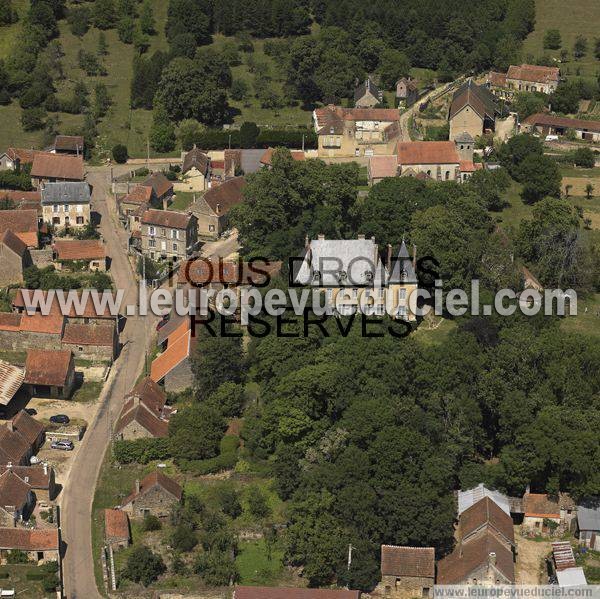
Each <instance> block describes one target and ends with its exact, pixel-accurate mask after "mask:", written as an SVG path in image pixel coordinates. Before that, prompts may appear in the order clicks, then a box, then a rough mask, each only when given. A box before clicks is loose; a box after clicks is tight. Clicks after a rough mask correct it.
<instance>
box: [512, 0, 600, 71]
mask: <svg viewBox="0 0 600 599" xmlns="http://www.w3.org/2000/svg"><path fill="white" fill-rule="evenodd" d="M535 4H536V15H535V29H534V30H533V31H532V32H531V33H530V34H529V36H528V37H527V39H526V40H525V43H524V45H523V57H524V59H527V56H528V55H529V54H530V55H533V56H534V57H538V56H542V55H544V54H548V55H550V56H554V57H558V56H559V55H560V50H544V47H543V40H544V33H545V32H546V30H547V29H558V30H559V31H560V34H561V37H562V48H564V49H566V50H567V51H568V52H569V57H570V58H571V57H572V51H573V43H574V42H575V38H576V37H577V36H578V35H583V36H584V37H586V38H587V40H588V52H587V54H586V55H585V56H584V57H583V58H582V59H581V60H580V61H569V62H565V63H563V64H562V65H559V66H560V68H561V71H562V73H563V75H566V76H573V75H578V74H579V75H581V76H586V77H595V76H596V74H597V71H598V68H599V67H600V62H599V61H597V60H595V58H594V54H593V50H594V39H595V38H596V37H598V23H600V2H598V1H597V0H570V1H569V2H568V3H565V2H564V1H563V0H536V3H535Z"/></svg>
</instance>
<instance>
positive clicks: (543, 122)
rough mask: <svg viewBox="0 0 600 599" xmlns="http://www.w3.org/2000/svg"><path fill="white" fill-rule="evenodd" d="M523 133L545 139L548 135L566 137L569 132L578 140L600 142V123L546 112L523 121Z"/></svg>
mask: <svg viewBox="0 0 600 599" xmlns="http://www.w3.org/2000/svg"><path fill="white" fill-rule="evenodd" d="M521 131H522V132H523V133H539V134H540V135H542V136H543V137H545V136H546V135H565V134H566V133H567V132H570V131H572V132H573V133H574V134H575V137H576V138H577V139H583V140H585V141H593V142H598V141H600V121H588V120H585V119H570V118H567V117H564V116H554V115H552V114H547V113H545V112H538V113H536V114H532V115H530V116H528V117H527V118H525V119H523V122H522V123H521Z"/></svg>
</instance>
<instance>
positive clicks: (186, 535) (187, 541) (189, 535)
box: [171, 523, 198, 553]
mask: <svg viewBox="0 0 600 599" xmlns="http://www.w3.org/2000/svg"><path fill="white" fill-rule="evenodd" d="M197 544H198V539H197V538H196V535H195V533H194V531H193V530H192V529H191V528H190V527H189V526H188V525H187V524H184V523H182V524H179V525H178V526H177V528H176V529H175V530H174V531H173V534H172V535H171V547H173V549H175V550H176V551H181V552H183V553H188V552H189V551H191V550H192V549H193V548H194V547H195V546H196V545H197Z"/></svg>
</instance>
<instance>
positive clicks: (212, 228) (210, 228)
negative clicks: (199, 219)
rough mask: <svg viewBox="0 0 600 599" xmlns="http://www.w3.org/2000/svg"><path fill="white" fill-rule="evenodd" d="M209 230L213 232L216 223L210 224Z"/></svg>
mask: <svg viewBox="0 0 600 599" xmlns="http://www.w3.org/2000/svg"><path fill="white" fill-rule="evenodd" d="M208 230H209V231H210V232H211V233H212V232H213V231H214V230H215V226H214V225H208Z"/></svg>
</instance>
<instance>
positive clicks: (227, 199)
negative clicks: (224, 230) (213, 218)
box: [203, 177, 246, 216]
mask: <svg viewBox="0 0 600 599" xmlns="http://www.w3.org/2000/svg"><path fill="white" fill-rule="evenodd" d="M244 187H246V179H244V177H234V178H233V179H229V180H228V181H224V182H223V183H221V184H220V185H217V186H216V187H212V188H211V189H209V190H208V191H207V192H206V193H205V194H204V196H203V197H204V201H205V202H206V203H207V204H208V205H209V206H210V208H211V210H212V211H213V212H214V213H215V214H218V215H219V216H222V215H223V214H227V213H228V212H229V211H230V210H231V209H232V208H233V207H234V206H236V205H237V204H240V203H241V202H242V201H243V199H244V197H243V195H242V190H243V189H244Z"/></svg>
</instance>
